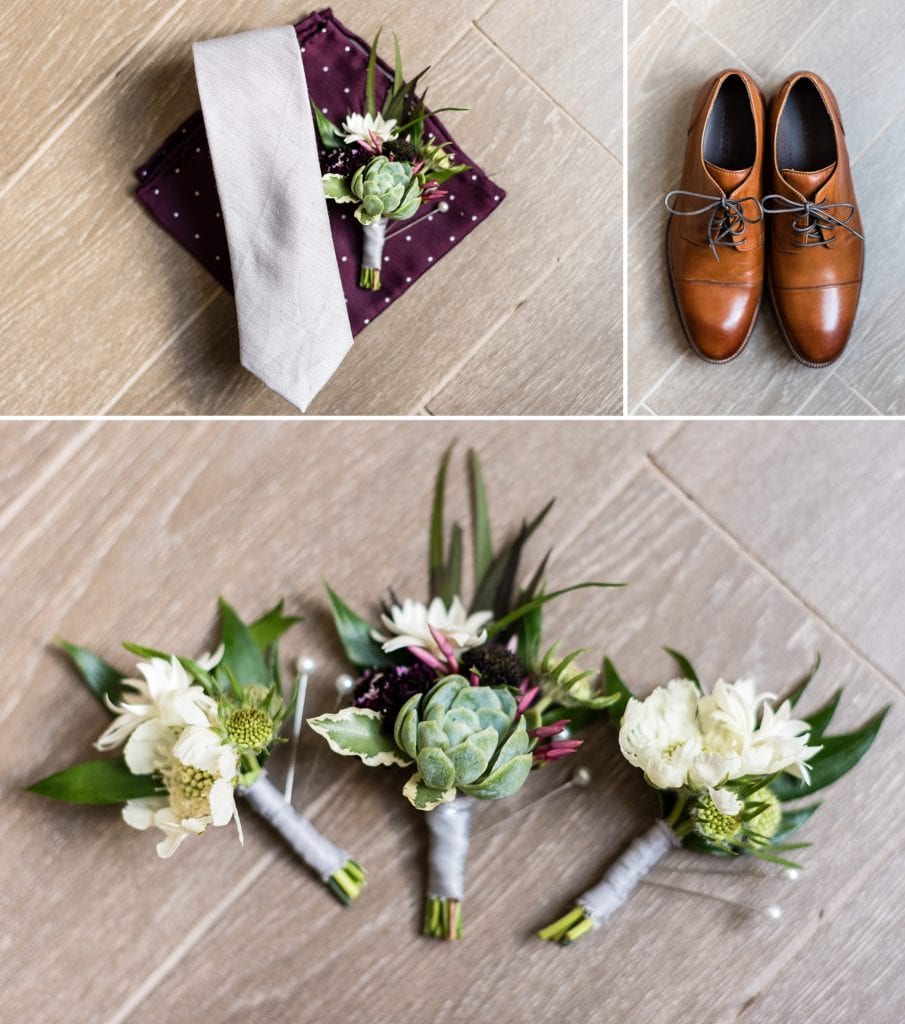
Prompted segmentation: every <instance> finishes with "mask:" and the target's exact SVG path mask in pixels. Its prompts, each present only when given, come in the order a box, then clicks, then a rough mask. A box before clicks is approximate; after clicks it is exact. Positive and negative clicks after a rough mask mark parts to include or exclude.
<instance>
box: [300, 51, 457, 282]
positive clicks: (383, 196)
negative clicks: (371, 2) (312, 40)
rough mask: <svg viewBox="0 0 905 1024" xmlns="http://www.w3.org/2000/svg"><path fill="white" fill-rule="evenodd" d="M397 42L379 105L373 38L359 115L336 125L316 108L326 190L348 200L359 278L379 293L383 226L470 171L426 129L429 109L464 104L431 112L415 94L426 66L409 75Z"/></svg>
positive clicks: (335, 198)
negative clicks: (359, 248) (358, 234)
mask: <svg viewBox="0 0 905 1024" xmlns="http://www.w3.org/2000/svg"><path fill="white" fill-rule="evenodd" d="M393 38H394V40H395V43H396V45H395V64H394V74H393V82H392V85H391V86H390V87H389V89H388V90H387V94H386V97H385V99H384V101H383V105H382V107H381V108H380V110H378V109H377V102H376V98H375V96H376V75H377V44H378V42H379V40H380V33H379V32H378V33H377V37H376V38H375V40H374V45H373V46H372V47H371V53H370V57H369V59H368V70H367V76H366V80H365V104H366V108H367V109H366V111H365V113H364V114H362V113H359V112H356V111H353V112H351V113H349V114H348V116H347V117H346V118H345V120H344V121H343V123H342V124H341V125H337V124H334V123H333V122H332V121H331V120H330V119H329V118H328V117H327V116H326V114H324V113H323V112H322V111H321V110H319V109H318V108H317V107H314V115H315V118H316V121H317V130H318V134H319V135H320V141H321V146H322V148H323V151H324V154H325V155H324V157H323V159H322V170H323V172H324V174H323V183H324V195H325V196H326V197H327V199H331V200H333V202H335V203H347V204H349V208H350V209H351V210H352V213H353V215H354V216H355V219H356V220H357V221H358V222H359V223H360V224H361V226H362V229H363V231H364V251H363V254H362V261H361V276H360V279H359V284H360V286H361V287H362V288H366V289H368V290H369V291H380V287H381V283H380V266H381V262H382V258H383V244H384V237H385V235H386V229H387V224H388V223H389V222H390V221H391V220H407V219H408V218H409V217H413V216H414V215H415V214H416V213H417V212H418V210H419V209H420V208H421V207H422V206H423V205H425V204H427V203H434V202H440V201H442V200H443V199H444V197H445V196H446V192H444V191H443V190H442V188H441V185H443V184H444V183H445V182H446V181H448V180H449V179H450V178H452V177H454V176H455V175H456V174H461V173H462V171H467V170H468V165H467V164H454V163H453V161H452V158H451V157H450V155H449V153H448V152H447V148H448V147H449V145H450V143H446V142H444V143H439V142H437V140H436V139H435V137H434V136H433V135H432V134H430V133H426V132H425V121H426V119H427V118H428V117H430V116H431V115H432V114H438V113H442V112H443V111H445V110H463V109H464V108H463V107H441V108H438V109H437V110H433V111H429V110H428V109H427V108H426V107H425V105H424V100H423V99H421V98H419V97H418V96H416V95H415V89H416V87H417V86H418V83H419V82H420V81H421V79H422V78H423V77H424V75H425V74H426V73H427V71H428V70H429V69H428V68H425V69H424V70H423V71H421V72H419V73H418V74H417V75H415V77H414V78H412V79H410V80H406V78H405V76H404V74H403V71H402V57H401V55H400V53H399V42H398V40H396V39H395V36H394V37H393Z"/></svg>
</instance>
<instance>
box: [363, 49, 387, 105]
mask: <svg viewBox="0 0 905 1024" xmlns="http://www.w3.org/2000/svg"><path fill="white" fill-rule="evenodd" d="M382 31H383V29H378V30H377V35H376V36H375V37H374V42H373V44H372V45H371V52H370V53H369V54H368V70H367V74H366V76H365V110H366V112H367V113H368V114H370V115H371V116H372V117H373V116H374V115H375V114H376V113H377V101H376V99H375V86H376V81H377V44H378V43H379V42H380V33H381V32H382Z"/></svg>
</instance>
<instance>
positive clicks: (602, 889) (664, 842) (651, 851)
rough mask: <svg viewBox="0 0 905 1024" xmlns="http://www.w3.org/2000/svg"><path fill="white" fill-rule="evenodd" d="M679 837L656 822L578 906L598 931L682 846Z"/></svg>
mask: <svg viewBox="0 0 905 1024" xmlns="http://www.w3.org/2000/svg"><path fill="white" fill-rule="evenodd" d="M680 845H681V843H680V841H679V838H678V836H677V835H676V834H675V832H673V830H672V829H671V828H670V827H669V825H667V824H666V822H665V821H655V822H654V824H653V825H651V827H650V828H649V829H648V830H647V831H646V832H644V833H643V834H642V835H640V836H638V838H637V839H634V840H633V841H632V842H631V844H630V845H629V846H628V848H627V849H626V850H625V851H624V852H623V854H622V855H621V856H620V857H619V859H618V860H617V861H616V862H615V863H614V864H612V865H611V867H610V868H609V870H608V871H607V873H606V874H605V875H604V876H603V878H602V879H601V880H600V881H599V882H598V883H597V884H596V885H595V886H594V887H593V888H591V889H588V891H587V892H586V893H583V894H582V895H581V896H579V897H578V899H577V900H576V903H577V904H578V906H579V907H581V908H582V910H584V912H585V913H586V914H587V915H588V917H589V918H590V919H591V920H592V921H593V922H594V927H595V928H597V927H599V926H600V925H601V924H603V923H604V922H606V921H608V920H609V919H610V918H611V917H612V916H613V914H615V913H616V911H617V910H618V909H619V908H620V907H621V906H622V904H623V903H625V901H626V900H627V899H628V898H629V896H630V895H631V893H632V890H633V889H634V888H635V886H636V885H637V884H638V883H639V882H640V881H641V879H642V878H644V876H645V875H646V874H647V873H648V871H650V870H651V868H653V867H655V866H656V865H657V864H659V862H660V861H661V860H662V859H663V858H664V857H665V856H666V854H667V853H669V851H670V850H671V849H673V848H674V847H677V846H680Z"/></svg>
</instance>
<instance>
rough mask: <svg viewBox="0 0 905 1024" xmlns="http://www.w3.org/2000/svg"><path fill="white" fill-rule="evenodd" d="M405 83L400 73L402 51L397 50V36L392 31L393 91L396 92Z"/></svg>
mask: <svg viewBox="0 0 905 1024" xmlns="http://www.w3.org/2000/svg"><path fill="white" fill-rule="evenodd" d="M404 84H405V76H404V75H403V73H402V53H401V52H400V50H399V37H398V36H397V35H396V33H395V32H394V33H393V92H394V93H398V92H399V91H400V90H401V89H402V86H403V85H404Z"/></svg>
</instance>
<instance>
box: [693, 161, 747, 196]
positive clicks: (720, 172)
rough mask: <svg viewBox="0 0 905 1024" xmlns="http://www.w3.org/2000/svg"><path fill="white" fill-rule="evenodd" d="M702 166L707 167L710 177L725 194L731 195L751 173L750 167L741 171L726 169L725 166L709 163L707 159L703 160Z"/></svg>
mask: <svg viewBox="0 0 905 1024" xmlns="http://www.w3.org/2000/svg"><path fill="white" fill-rule="evenodd" d="M704 166H705V167H706V168H707V171H708V173H709V174H710V177H711V178H713V180H714V181H715V182H716V183H717V185H719V186H720V188H721V189H722V190H723V191H724V192H725V193H726V195H727V196H731V195H732V193H733V192H734V191H735V190H736V189H737V188H738V187H739V185H741V184H742V182H744V181H745V180H746V179H747V177H748V175H749V174H750V173H751V168H750V167H748V168H746V169H745V170H743V171H727V170H726V168H725V167H717V165H716V164H712V163H710V161H709V160H705V161H704Z"/></svg>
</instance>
